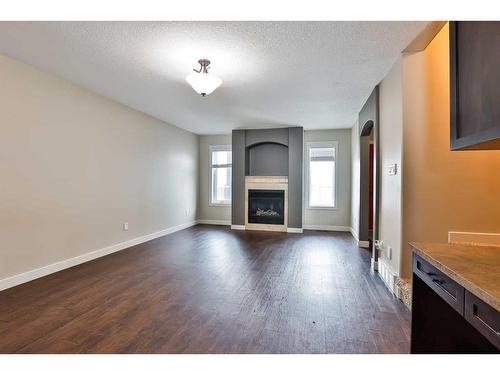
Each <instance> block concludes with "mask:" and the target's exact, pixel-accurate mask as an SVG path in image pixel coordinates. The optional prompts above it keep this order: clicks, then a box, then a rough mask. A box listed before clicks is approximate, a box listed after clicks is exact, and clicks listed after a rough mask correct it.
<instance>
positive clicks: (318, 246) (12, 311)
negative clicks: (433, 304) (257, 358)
mask: <svg viewBox="0 0 500 375" xmlns="http://www.w3.org/2000/svg"><path fill="white" fill-rule="evenodd" d="M409 322H410V315H409V312H408V311H407V310H406V309H405V307H404V306H403V305H402V304H401V303H400V302H399V301H397V300H396V299H394V298H393V297H392V296H391V295H390V293H389V292H388V290H387V289H386V287H385V286H384V285H383V283H382V281H381V280H380V278H379V277H378V276H377V275H374V274H372V273H371V272H370V256H369V253H368V252H367V251H365V250H363V249H359V248H357V247H356V246H355V244H354V240H353V239H352V237H351V235H350V234H348V233H328V232H312V231H309V232H307V231H306V232H304V234H303V235H302V234H285V233H270V232H245V231H231V230H229V229H228V228H227V227H215V226H204V225H198V226H196V227H192V228H189V229H186V230H183V231H180V232H177V233H174V234H171V235H169V236H165V237H162V238H158V239H156V240H153V241H150V242H148V243H145V244H142V245H138V246H135V247H132V248H130V249H127V250H124V251H121V252H119V253H115V254H112V255H109V256H106V257H104V258H100V259H97V260H94V261H92V262H88V263H85V264H82V265H80V266H77V267H73V268H71V269H68V270H65V271H61V272H58V273H56V274H52V275H49V276H46V277H44V278H42V279H38V280H35V281H32V282H30V283H28V284H24V285H21V286H18V287H15V288H12V289H8V290H5V291H3V292H0V352H2V353H407V352H408V351H409V336H410V328H409V324H410V323H409Z"/></svg>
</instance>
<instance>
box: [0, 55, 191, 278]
mask: <svg viewBox="0 0 500 375" xmlns="http://www.w3.org/2000/svg"><path fill="white" fill-rule="evenodd" d="M0 128H1V137H0V174H1V176H2V182H1V184H0V238H1V239H2V241H1V242H2V244H1V247H0V279H2V278H6V277H9V276H13V275H16V274H19V273H23V272H26V271H30V270H33V269H36V268H39V267H42V266H46V265H49V264H52V263H54V262H58V261H61V260H65V259H68V258H72V257H75V256H78V255H82V254H84V253H87V252H90V251H94V250H98V249H101V248H104V247H107V246H110V245H113V244H117V243H120V242H123V241H126V240H130V239H133V238H136V237H139V236H143V235H147V234H151V233H154V232H157V231H160V230H164V229H167V228H170V227H173V226H176V225H180V224H183V223H189V222H192V221H194V220H195V218H196V201H197V195H198V194H197V193H198V136H196V135H194V134H192V133H189V132H187V131H184V130H181V129H179V128H176V127H174V126H171V125H168V124H166V123H164V122H162V121H159V120H157V119H154V118H152V117H149V116H147V115H145V114H143V113H140V112H137V111H134V110H132V109H130V108H128V107H125V106H123V105H120V104H117V103H116V102H113V101H111V100H108V99H105V98H103V97H100V96H98V95H96V94H94V93H91V92H89V91H87V90H85V89H82V88H79V87H78V86H75V85H73V84H71V83H69V82H67V81H64V80H62V79H59V78H57V77H55V76H52V75H49V74H46V73H44V72H41V71H39V70H37V69H34V68H33V67H30V66H28V65H25V64H22V63H20V62H17V61H15V60H12V59H10V58H7V57H5V56H2V55H0ZM124 222H128V223H129V230H128V231H124V230H123V229H122V225H123V223H124Z"/></svg>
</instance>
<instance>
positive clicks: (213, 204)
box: [208, 203, 231, 207]
mask: <svg viewBox="0 0 500 375" xmlns="http://www.w3.org/2000/svg"><path fill="white" fill-rule="evenodd" d="M208 205H209V206H210V207H231V203H209V204H208Z"/></svg>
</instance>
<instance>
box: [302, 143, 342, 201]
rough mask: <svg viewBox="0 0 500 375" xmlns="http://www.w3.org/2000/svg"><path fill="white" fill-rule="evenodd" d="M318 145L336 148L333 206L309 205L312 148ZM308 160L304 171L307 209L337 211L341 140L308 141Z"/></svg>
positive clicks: (306, 153)
mask: <svg viewBox="0 0 500 375" xmlns="http://www.w3.org/2000/svg"><path fill="white" fill-rule="evenodd" d="M316 147H333V148H334V150H335V173H334V176H333V178H334V186H333V202H334V206H332V207H325V206H311V205H309V190H310V185H311V181H310V178H311V176H310V174H309V168H310V167H309V160H310V159H311V158H310V152H311V148H316ZM305 155H306V162H305V168H304V172H305V175H306V178H305V180H306V181H305V193H306V194H305V198H306V209H308V210H327V211H335V210H337V209H338V202H337V196H338V193H337V191H338V181H339V179H338V171H339V167H338V166H339V163H338V160H339V142H338V141H322V142H306V152H305Z"/></svg>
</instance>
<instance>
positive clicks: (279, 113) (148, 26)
mask: <svg viewBox="0 0 500 375" xmlns="http://www.w3.org/2000/svg"><path fill="white" fill-rule="evenodd" d="M427 24H428V22H0V52H1V53H3V54H6V55H8V56H10V57H13V58H15V59H18V60H21V61H24V62H26V63H28V64H31V65H34V66H35V67H38V68H40V69H42V70H45V71H48V72H50V73H53V74H55V75H57V76H60V77H63V78H66V79H68V80H69V81H72V82H74V83H76V84H79V85H81V86H83V87H86V88H88V89H90V90H92V91H94V92H97V93H99V94H101V95H104V96H106V97H109V98H111V99H114V100H116V101H117V102H120V103H123V104H125V105H127V106H129V107H132V108H134V109H137V110H139V111H142V112H145V113H147V114H149V115H151V116H154V117H156V118H159V119H161V120H164V121H165V122H168V123H171V124H173V125H176V126H178V127H181V128H184V129H187V130H190V131H193V132H195V133H198V134H223V133H230V132H231V130H232V129H236V128H258V127H277V126H287V125H301V126H304V128H305V129H325V128H349V127H351V126H352V125H353V123H354V122H355V120H356V118H357V113H358V112H359V110H360V109H361V107H362V105H363V104H364V102H365V100H366V99H367V97H368V96H369V94H370V92H371V90H372V89H373V87H374V86H375V85H376V84H378V83H379V82H380V81H381V80H382V78H383V77H384V76H385V74H386V73H387V72H388V71H389V69H390V67H391V65H392V64H393V63H394V61H396V59H397V57H398V56H399V54H400V53H401V51H402V50H403V49H405V47H406V46H407V45H408V44H409V43H410V42H411V41H412V40H413V39H414V38H415V37H416V36H417V35H418V34H419V33H420V32H421V31H422V30H423V29H424V28H425V27H426V26H427ZM202 57H206V58H208V59H210V60H211V61H212V70H211V72H212V73H214V74H216V75H219V76H220V77H221V78H222V79H223V80H224V85H223V86H222V87H220V88H219V89H217V90H216V91H215V92H214V93H213V94H211V95H209V96H207V97H205V98H203V97H201V96H199V95H198V94H196V93H195V92H194V91H193V90H192V89H191V87H189V86H188V85H187V83H186V82H185V81H184V78H185V76H186V75H187V74H188V73H190V71H191V69H192V68H198V66H197V60H198V59H199V58H202Z"/></svg>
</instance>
